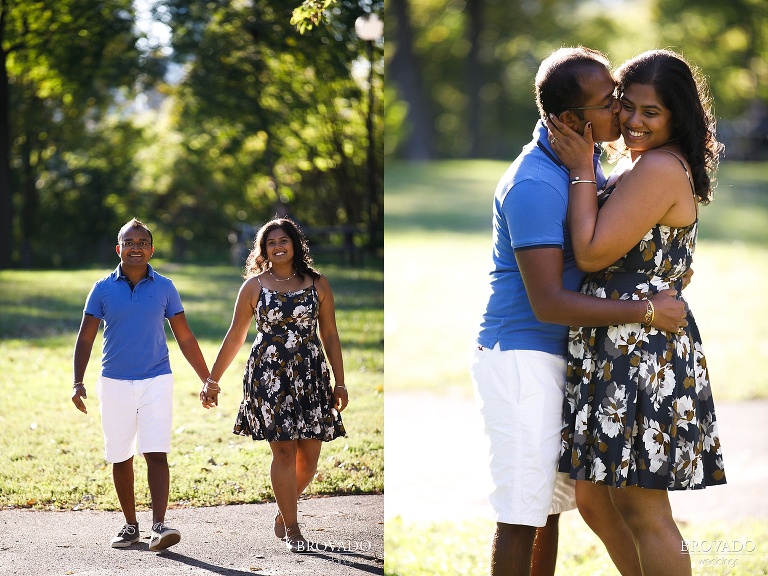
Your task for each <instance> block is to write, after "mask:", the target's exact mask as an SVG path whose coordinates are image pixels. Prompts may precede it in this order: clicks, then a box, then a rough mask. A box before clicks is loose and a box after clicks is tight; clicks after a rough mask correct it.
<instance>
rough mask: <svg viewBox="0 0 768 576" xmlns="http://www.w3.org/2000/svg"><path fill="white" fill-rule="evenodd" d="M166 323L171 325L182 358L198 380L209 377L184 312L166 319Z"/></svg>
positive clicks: (206, 366)
mask: <svg viewBox="0 0 768 576" xmlns="http://www.w3.org/2000/svg"><path fill="white" fill-rule="evenodd" d="M168 323H169V324H170V325H171V330H172V331H173V336H174V338H176V342H178V344H179V349H180V350H181V353H182V354H184V358H186V359H187V362H189V365H190V366H192V369H193V370H194V371H195V372H196V373H197V376H198V378H200V380H201V381H202V382H205V379H206V378H208V376H210V375H211V373H210V372H209V371H208V365H207V364H206V363H205V358H203V353H202V351H201V350H200V345H199V344H198V343H197V338H195V335H194V334H193V333H192V329H191V328H190V327H189V324H188V323H187V317H186V315H185V314H184V312H180V313H179V314H176V316H173V317H171V318H169V319H168Z"/></svg>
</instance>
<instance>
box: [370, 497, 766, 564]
mask: <svg viewBox="0 0 768 576" xmlns="http://www.w3.org/2000/svg"><path fill="white" fill-rule="evenodd" d="M493 530H494V525H493V523H492V522H491V521H490V520H480V519H478V520H472V521H467V522H438V523H409V522H405V521H403V520H402V519H400V518H399V517H398V518H395V519H393V520H390V521H389V522H387V524H386V529H385V532H384V547H385V550H386V555H385V564H384V573H385V574H386V576H456V575H457V574H461V576H487V575H488V573H489V560H490V549H491V541H490V540H491V536H492V534H493ZM680 531H681V533H682V534H683V538H684V539H686V540H688V541H692V540H696V541H697V542H707V543H711V542H713V541H721V542H728V543H729V544H730V546H731V548H733V549H735V548H736V547H737V546H738V545H733V544H732V543H733V542H734V541H737V542H740V543H741V545H742V547H743V548H744V551H743V553H740V554H717V553H714V552H709V553H702V552H697V553H696V554H691V567H692V572H693V574H694V576H715V575H717V576H724V575H729V576H765V575H768V547H766V545H765V542H766V540H768V523H765V522H757V521H753V520H744V521H739V522H735V523H722V522H713V523H711V524H709V525H707V526H706V527H705V528H702V527H700V526H696V527H693V526H687V525H686V524H684V523H683V524H681V525H680ZM708 545H710V546H712V544H708ZM721 549H722V548H721ZM746 550H749V552H747V551H746ZM555 576H619V572H618V570H616V568H615V566H614V565H613V562H612V561H611V558H610V556H608V553H607V552H606V550H605V546H604V545H603V543H602V542H601V541H600V540H599V539H598V538H597V536H595V534H594V533H593V532H592V531H591V530H590V529H589V527H588V526H587V525H586V524H585V523H584V521H583V520H582V519H581V517H580V516H579V515H578V513H577V512H568V513H566V514H563V515H562V516H561V518H560V542H559V547H558V557H557V569H556V572H555Z"/></svg>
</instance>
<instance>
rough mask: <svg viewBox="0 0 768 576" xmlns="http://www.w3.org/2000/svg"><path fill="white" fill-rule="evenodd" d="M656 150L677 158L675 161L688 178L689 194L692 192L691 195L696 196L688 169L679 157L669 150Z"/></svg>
mask: <svg viewBox="0 0 768 576" xmlns="http://www.w3.org/2000/svg"><path fill="white" fill-rule="evenodd" d="M657 150H659V151H660V152H666V153H667V154H672V156H674V157H675V158H677V161H678V162H680V166H682V167H683V170H685V175H686V177H687V178H688V184H690V185H691V192H693V195H694V196H696V188H695V187H694V186H693V180H691V174H690V173H689V172H688V168H687V167H686V166H685V162H683V160H682V159H681V158H680V156H678V155H677V154H675V153H674V152H672V151H671V150H666V149H665V148H657Z"/></svg>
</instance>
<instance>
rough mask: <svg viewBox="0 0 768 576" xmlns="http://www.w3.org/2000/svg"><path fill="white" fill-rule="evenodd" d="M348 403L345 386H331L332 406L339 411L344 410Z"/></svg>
mask: <svg viewBox="0 0 768 576" xmlns="http://www.w3.org/2000/svg"><path fill="white" fill-rule="evenodd" d="M347 404H349V395H348V394H347V387H346V386H335V387H334V388H333V407H334V408H336V410H338V411H339V412H341V411H342V410H344V408H346V407H347Z"/></svg>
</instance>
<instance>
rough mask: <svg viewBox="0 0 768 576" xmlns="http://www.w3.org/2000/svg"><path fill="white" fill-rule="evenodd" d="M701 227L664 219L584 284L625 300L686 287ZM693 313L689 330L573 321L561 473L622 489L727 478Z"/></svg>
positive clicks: (703, 484) (596, 292)
mask: <svg viewBox="0 0 768 576" xmlns="http://www.w3.org/2000/svg"><path fill="white" fill-rule="evenodd" d="M612 190H613V189H612V188H609V189H608V190H606V191H605V192H604V193H603V194H602V196H601V198H600V202H601V203H602V202H605V200H607V198H608V196H610V193H611V192H612ZM697 226H698V219H697V221H696V222H694V223H693V224H691V225H690V226H687V227H685V228H673V227H669V226H663V225H657V226H655V227H654V228H653V229H652V230H650V231H649V232H648V233H647V234H646V235H645V237H644V238H643V239H642V240H641V241H640V243H639V244H638V245H637V246H635V247H634V248H632V250H630V251H629V252H628V253H627V254H626V255H625V256H624V257H623V258H621V259H620V260H619V261H618V262H616V263H615V264H614V265H612V266H610V267H609V268H608V269H606V270H602V271H600V272H596V273H591V274H588V275H587V277H586V278H585V280H584V284H583V286H582V290H581V291H582V292H583V293H584V294H589V295H593V296H598V297H600V298H613V299H621V300H626V299H632V300H638V299H643V298H647V297H648V296H649V295H652V294H655V293H657V292H658V291H660V290H664V289H666V288H675V289H677V290H678V291H679V290H680V289H681V282H682V280H681V277H682V276H683V274H684V273H685V272H686V270H688V269H689V268H690V266H691V261H692V257H693V252H694V248H695V245H696V235H697ZM686 308H687V303H686ZM687 320H688V326H687V327H686V328H685V330H684V332H683V334H681V335H678V334H674V333H669V332H662V331H660V330H657V329H655V328H648V327H646V326H643V325H642V324H622V325H618V326H607V327H605V326H604V327H600V328H572V329H571V331H570V334H569V342H568V368H567V383H566V396H565V402H564V405H563V435H562V455H561V459H560V466H559V469H560V471H561V472H568V473H569V474H570V477H571V478H574V479H576V480H591V481H592V482H594V483H597V484H606V485H609V486H615V487H619V488H620V487H625V486H635V485H636V486H641V487H643V488H655V489H667V490H680V489H692V488H705V487H706V486H710V485H715V484H724V483H725V472H724V468H723V458H722V452H721V449H720V438H719V435H718V431H717V421H716V418H715V407H714V402H713V399H712V391H711V388H710V383H709V375H708V371H707V363H706V359H705V357H704V352H703V350H702V345H701V337H700V335H699V330H698V327H697V326H696V321H695V320H694V318H693V314H691V312H690V309H688V314H687Z"/></svg>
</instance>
